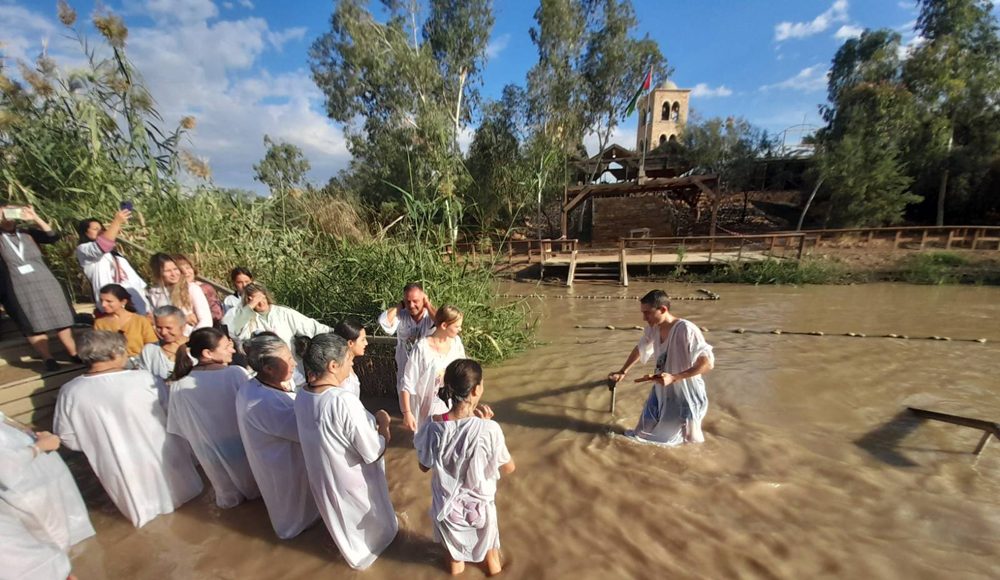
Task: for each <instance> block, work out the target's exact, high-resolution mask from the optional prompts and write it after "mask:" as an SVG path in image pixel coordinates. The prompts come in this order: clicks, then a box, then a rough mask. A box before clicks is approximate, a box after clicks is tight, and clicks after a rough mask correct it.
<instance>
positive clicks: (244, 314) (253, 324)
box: [229, 284, 330, 349]
mask: <svg viewBox="0 0 1000 580" xmlns="http://www.w3.org/2000/svg"><path fill="white" fill-rule="evenodd" d="M243 295H244V302H245V304H243V305H242V306H240V307H239V308H238V309H237V310H236V314H235V315H234V316H233V321H232V322H233V325H232V326H231V327H230V328H229V335H230V336H232V337H233V338H234V339H235V340H236V342H237V343H240V344H241V343H242V342H243V341H245V340H247V339H249V338H251V337H252V336H254V335H257V334H259V333H261V332H273V333H274V334H277V335H278V336H279V337H281V340H283V341H285V344H286V345H288V348H289V349H291V348H293V347H294V345H293V343H292V339H294V338H295V337H296V336H305V337H308V338H312V337H314V336H316V335H317V334H320V333H323V332H330V327H329V326H327V325H325V324H323V323H321V322H317V321H315V320H313V319H312V318H309V317H308V316H305V315H304V314H300V313H298V312H296V311H295V310H292V309H291V308H288V307H287V306H279V305H277V304H275V303H274V300H273V299H272V298H271V296H270V294H268V292H267V290H266V289H265V288H264V287H263V286H260V285H259V284H250V285H248V286H246V287H245V288H244V289H243Z"/></svg>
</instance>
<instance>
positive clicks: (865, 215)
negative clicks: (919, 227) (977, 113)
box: [816, 30, 921, 226]
mask: <svg viewBox="0 0 1000 580" xmlns="http://www.w3.org/2000/svg"><path fill="white" fill-rule="evenodd" d="M900 40H901V39H900V36H899V34H898V33H895V32H892V31H889V30H876V31H868V30H866V31H865V32H864V33H862V34H861V36H860V37H859V38H856V39H849V40H847V41H846V42H845V43H844V44H843V45H842V46H841V47H840V49H839V50H838V51H837V53H836V55H835V56H834V58H833V65H832V67H831V70H830V78H829V83H828V101H829V105H826V106H823V107H821V108H820V111H821V114H822V116H823V118H824V120H825V121H826V122H827V124H826V126H825V127H823V128H822V129H821V130H820V131H819V132H818V134H817V145H818V153H817V155H816V160H817V167H818V170H819V171H818V173H819V180H820V182H821V183H822V184H823V185H824V188H825V190H826V192H827V193H828V196H829V198H828V202H829V203H828V206H827V207H828V209H827V213H826V220H825V221H827V222H830V221H831V220H832V222H833V223H834V224H836V225H839V226H881V225H886V224H893V223H897V222H898V221H900V220H901V219H902V217H903V213H904V211H905V210H906V207H907V205H909V204H911V203H914V202H918V201H920V199H921V198H920V196H917V195H914V194H912V193H911V192H910V191H909V188H910V186H911V184H912V183H913V179H912V177H911V176H910V169H909V168H908V167H907V166H906V164H905V163H904V162H903V159H904V158H906V157H907V156H908V155H907V149H906V144H907V143H911V142H912V135H913V134H914V132H915V131H916V130H917V117H916V109H915V102H914V97H913V95H912V94H911V93H910V91H909V89H908V87H907V86H906V85H905V84H904V83H903V81H902V78H901V72H902V70H901V66H900V59H899V54H900Z"/></svg>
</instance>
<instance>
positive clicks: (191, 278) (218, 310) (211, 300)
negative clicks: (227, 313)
mask: <svg viewBox="0 0 1000 580" xmlns="http://www.w3.org/2000/svg"><path fill="white" fill-rule="evenodd" d="M174 262H176V263H177V267H178V268H180V269H181V274H182V275H183V277H184V280H185V281H187V283H188V284H190V283H192V282H193V283H195V284H197V285H198V287H199V288H201V291H202V292H203V293H204V294H205V300H207V301H208V309H209V311H211V313H212V324H221V323H222V302H220V301H219V295H218V294H217V293H216V292H215V287H214V286H212V285H211V284H209V283H208V282H199V281H198V269H197V268H195V267H194V263H193V262H192V261H191V260H189V259H188V257H187V256H185V255H184V254H174Z"/></svg>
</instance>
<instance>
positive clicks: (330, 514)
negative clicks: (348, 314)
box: [295, 333, 399, 570]
mask: <svg viewBox="0 0 1000 580" xmlns="http://www.w3.org/2000/svg"><path fill="white" fill-rule="evenodd" d="M353 358H354V357H353V355H352V354H351V352H350V349H349V348H348V345H347V341H346V340H344V339H343V338H342V337H340V336H338V335H336V334H333V333H328V334H320V335H317V336H316V337H314V338H313V340H312V342H311V344H310V345H309V348H308V349H307V350H306V353H305V357H304V362H305V366H306V376H307V378H308V382H307V384H306V386H305V387H303V389H302V390H300V391H299V393H298V396H297V397H296V398H295V417H296V419H297V421H298V429H299V441H301V442H302V453H303V454H304V455H305V459H306V469H307V470H308V472H309V484H310V487H311V489H312V493H313V498H315V500H316V505H317V506H318V507H319V512H320V515H322V516H323V522H324V523H325V524H326V529H327V530H328V531H329V532H330V535H331V536H332V537H333V541H334V542H335V543H336V544H337V548H339V549H340V553H341V554H342V555H343V556H344V560H346V561H347V564H348V565H349V566H350V567H351V568H354V569H356V570H364V569H366V568H368V567H369V566H371V565H372V564H373V563H374V562H375V559H376V558H378V556H379V554H381V553H382V551H383V550H385V549H386V547H388V546H389V544H390V543H392V540H393V539H394V538H395V537H396V532H398V531H399V522H398V521H397V520H396V512H395V511H393V507H392V501H391V500H390V499H389V486H388V483H387V482H386V479H385V463H384V462H383V460H382V455H383V454H384V453H385V446H386V444H387V443H388V442H389V421H390V420H389V414H388V413H386V412H385V411H384V410H380V411H378V412H377V413H376V414H375V415H374V416H373V415H372V414H371V413H369V412H368V411H366V410H365V408H364V406H363V405H362V404H361V400H360V399H358V397H357V396H356V395H355V394H354V393H351V392H349V391H347V390H345V389H344V388H343V387H341V385H342V384H343V383H344V381H345V380H346V379H347V377H348V376H350V373H351V367H352V362H353Z"/></svg>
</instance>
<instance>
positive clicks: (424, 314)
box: [378, 282, 437, 393]
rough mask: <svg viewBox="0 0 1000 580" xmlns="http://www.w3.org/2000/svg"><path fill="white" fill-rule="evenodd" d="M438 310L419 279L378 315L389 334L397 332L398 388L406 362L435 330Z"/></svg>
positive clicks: (379, 320)
mask: <svg viewBox="0 0 1000 580" xmlns="http://www.w3.org/2000/svg"><path fill="white" fill-rule="evenodd" d="M436 313H437V309H435V308H434V306H433V305H431V300H430V298H428V297H427V293H426V292H424V287H423V285H421V284H420V283H419V282H411V283H409V284H407V285H406V286H405V287H404V288H403V300H402V301H401V302H400V303H399V304H397V305H395V306H393V307H392V308H390V309H388V310H386V311H385V312H383V313H382V314H380V315H379V317H378V323H379V325H380V326H381V327H382V330H383V331H385V333H386V334H389V335H392V334H395V335H396V337H397V338H398V340H397V341H396V391H397V393H398V391H399V388H400V387H399V386H400V384H401V382H402V380H403V371H404V370H406V361H407V360H409V358H410V351H412V350H413V347H414V346H415V345H416V344H417V341H418V340H420V339H421V338H423V337H425V336H427V335H428V334H430V333H431V331H432V330H434V315H435V314H436Z"/></svg>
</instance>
